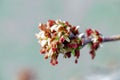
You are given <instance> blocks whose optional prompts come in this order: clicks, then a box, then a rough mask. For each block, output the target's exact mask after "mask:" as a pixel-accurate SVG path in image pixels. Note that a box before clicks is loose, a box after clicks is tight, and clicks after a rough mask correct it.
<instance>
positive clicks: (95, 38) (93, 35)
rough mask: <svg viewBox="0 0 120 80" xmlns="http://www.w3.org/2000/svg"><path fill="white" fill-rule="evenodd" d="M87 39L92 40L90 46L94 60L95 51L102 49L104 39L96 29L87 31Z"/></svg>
mask: <svg viewBox="0 0 120 80" xmlns="http://www.w3.org/2000/svg"><path fill="white" fill-rule="evenodd" d="M86 34H87V38H88V39H91V42H90V43H89V44H90V54H91V56H92V59H94V57H95V51H96V50H97V49H98V48H99V47H100V45H101V43H102V41H103V38H102V35H101V34H100V33H99V32H98V31H97V30H94V29H90V28H89V29H87V30H86Z"/></svg>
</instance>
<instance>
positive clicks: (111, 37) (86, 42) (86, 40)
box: [82, 35, 120, 47]
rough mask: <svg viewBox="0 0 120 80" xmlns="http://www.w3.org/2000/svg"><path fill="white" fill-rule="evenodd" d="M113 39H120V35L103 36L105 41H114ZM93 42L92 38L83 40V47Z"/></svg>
mask: <svg viewBox="0 0 120 80" xmlns="http://www.w3.org/2000/svg"><path fill="white" fill-rule="evenodd" d="M113 41H120V35H115V36H110V37H103V42H102V43H104V42H113ZM90 42H92V41H91V39H88V38H87V39H85V40H84V42H83V45H82V47H84V46H85V45H87V44H88V43H90Z"/></svg>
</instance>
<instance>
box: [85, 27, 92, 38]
mask: <svg viewBox="0 0 120 80" xmlns="http://www.w3.org/2000/svg"><path fill="white" fill-rule="evenodd" d="M86 33H87V36H90V35H91V33H93V31H92V29H90V28H89V29H87V30H86Z"/></svg>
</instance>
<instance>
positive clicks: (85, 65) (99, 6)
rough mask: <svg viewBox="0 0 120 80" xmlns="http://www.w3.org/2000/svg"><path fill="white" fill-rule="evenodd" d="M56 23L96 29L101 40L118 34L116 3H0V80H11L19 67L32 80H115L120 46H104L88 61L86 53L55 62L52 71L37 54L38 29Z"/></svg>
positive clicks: (64, 0)
mask: <svg viewBox="0 0 120 80" xmlns="http://www.w3.org/2000/svg"><path fill="white" fill-rule="evenodd" d="M48 19H54V20H56V19H62V20H65V21H69V22H70V23H71V24H73V25H80V26H81V29H80V31H81V32H84V31H85V29H86V28H89V27H91V28H95V29H98V30H99V31H100V32H101V33H103V34H104V35H105V36H110V35H115V34H120V0H0V80H17V79H16V76H17V73H18V72H19V71H20V70H21V69H23V68H29V69H32V70H34V71H35V73H36V75H37V78H36V80H120V76H119V75H120V62H119V61H120V42H113V43H106V44H103V47H102V48H100V49H99V50H98V51H97V56H96V58H95V59H94V60H91V58H90V55H89V54H88V51H89V48H88V47H85V48H84V49H82V50H81V57H80V59H79V63H78V64H77V65H76V64H74V58H72V59H67V60H66V59H63V58H62V56H61V57H60V58H59V64H58V65H57V66H55V67H53V66H51V65H50V64H49V60H44V58H43V55H40V54H39V49H40V46H39V44H38V43H37V39H36V38H35V33H37V32H39V30H38V24H39V23H40V22H42V23H46V21H47V20H48Z"/></svg>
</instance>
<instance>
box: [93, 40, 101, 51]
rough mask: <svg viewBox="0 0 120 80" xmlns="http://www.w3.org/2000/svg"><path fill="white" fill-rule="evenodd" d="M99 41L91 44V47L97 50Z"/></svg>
mask: <svg viewBox="0 0 120 80" xmlns="http://www.w3.org/2000/svg"><path fill="white" fill-rule="evenodd" d="M99 44H100V43H99V42H96V43H94V44H93V49H95V50H97V49H98V48H99Z"/></svg>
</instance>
